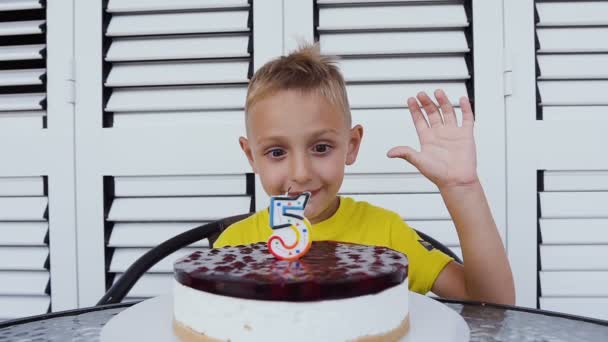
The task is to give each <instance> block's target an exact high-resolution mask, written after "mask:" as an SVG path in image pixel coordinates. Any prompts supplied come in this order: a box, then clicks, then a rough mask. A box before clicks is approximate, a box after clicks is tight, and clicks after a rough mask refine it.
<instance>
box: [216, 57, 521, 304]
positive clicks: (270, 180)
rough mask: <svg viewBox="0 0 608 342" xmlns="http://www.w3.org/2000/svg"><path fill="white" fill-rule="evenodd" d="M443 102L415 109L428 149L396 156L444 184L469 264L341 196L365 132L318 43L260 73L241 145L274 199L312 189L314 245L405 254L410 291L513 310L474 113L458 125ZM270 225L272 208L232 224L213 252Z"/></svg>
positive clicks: (258, 236) (396, 220)
mask: <svg viewBox="0 0 608 342" xmlns="http://www.w3.org/2000/svg"><path fill="white" fill-rule="evenodd" d="M435 97H436V99H437V101H438V103H439V105H440V108H438V107H437V106H436V105H435V104H434V103H433V102H432V100H431V98H430V97H429V96H428V95H427V94H425V93H420V94H418V96H417V100H416V99H414V98H409V99H408V102H407V103H408V108H409V110H410V112H411V114H412V118H413V120H414V124H415V127H416V131H417V133H418V137H419V139H420V143H421V151H420V152H417V151H415V150H413V149H412V148H410V147H403V146H401V147H394V148H392V149H391V150H390V151H388V154H387V155H388V157H390V158H402V159H405V160H406V161H408V162H410V163H411V164H413V165H414V166H415V167H416V168H417V169H418V170H419V171H420V172H421V173H422V174H423V175H424V176H425V177H427V178H429V179H430V180H431V181H432V182H433V183H435V185H437V187H438V188H439V190H440V192H441V195H442V198H443V200H444V202H445V204H446V207H447V208H448V211H449V212H450V215H451V217H452V219H453V221H454V224H455V226H456V229H457V231H458V237H459V239H460V243H461V247H462V253H463V258H464V261H465V264H464V265H460V264H458V263H456V262H454V261H453V260H452V259H451V258H450V257H448V256H447V255H445V254H443V253H441V252H440V251H438V250H435V249H431V250H430V251H429V250H428V249H427V248H425V246H424V245H423V243H422V240H421V239H420V238H419V236H418V235H417V234H416V232H415V231H414V230H413V229H412V228H410V227H409V226H408V225H407V224H406V223H405V222H404V221H403V220H402V219H401V217H400V216H399V215H398V214H396V213H393V212H391V211H388V210H385V209H382V208H379V207H376V206H373V205H371V204H369V203H366V202H356V201H354V200H353V199H351V198H347V197H340V196H337V193H338V190H339V189H340V186H341V185H342V180H343V178H344V168H345V165H351V164H353V163H354V162H355V160H356V158H357V153H358V151H359V146H360V143H361V139H362V137H363V127H361V126H360V125H355V126H354V127H352V128H351V116H350V109H349V105H348V99H347V95H346V89H345V85H344V80H343V78H342V75H341V74H340V72H339V70H338V68H337V67H336V66H335V65H334V61H333V60H332V59H331V58H329V57H324V56H320V54H319V51H318V46H307V47H303V48H300V49H299V50H298V51H295V52H293V53H292V54H290V55H288V56H286V57H280V58H278V59H275V60H273V61H270V62H268V63H267V64H266V65H264V66H263V67H262V68H260V69H259V70H258V71H257V72H256V73H255V75H254V76H253V78H252V79H251V82H250V84H249V89H248V92H247V100H246V104H245V113H246V114H245V120H246V127H247V137H246V138H245V137H241V138H240V139H239V143H240V145H241V148H242V150H243V152H244V153H245V155H246V156H247V159H248V160H249V163H250V165H251V167H252V168H253V171H254V172H255V173H257V174H258V175H259V176H260V180H261V183H262V186H263V187H264V191H266V193H268V194H269V195H271V196H273V195H279V194H285V193H286V192H289V194H290V195H296V194H299V193H301V192H304V191H309V192H311V194H312V196H311V198H310V200H309V202H308V205H307V206H306V210H305V216H306V217H307V218H308V219H309V220H310V222H311V223H312V224H313V233H312V237H313V241H321V240H334V241H342V242H351V243H359V244H366V245H379V246H386V247H389V248H392V249H395V250H398V251H400V252H402V253H404V254H406V255H407V256H408V258H409V261H410V269H409V282H410V283H409V286H410V289H411V290H412V291H415V292H418V293H422V294H425V293H427V292H428V291H433V292H434V293H435V294H437V295H439V296H442V297H444V298H455V299H468V300H477V301H484V302H493V303H503V304H514V302H515V291H514V285H513V278H512V274H511V270H510V267H509V263H508V260H507V257H506V255H505V251H504V248H503V245H502V241H501V240H500V237H499V234H498V231H497V228H496V224H495V223H494V220H493V218H492V214H491V212H490V208H489V206H488V203H487V201H486V198H485V195H484V192H483V189H482V187H481V185H480V182H479V179H478V177H477V171H476V156H475V142H474V138H473V121H474V119H473V113H472V111H471V106H470V104H469V102H468V100H467V99H466V98H461V99H460V105H461V108H462V111H463V123H462V126H461V127H459V126H458V124H457V122H456V116H455V114H454V110H453V108H452V106H451V104H450V102H449V101H448V99H447V97H446V95H445V94H444V93H443V91H441V90H438V91H436V92H435ZM418 101H420V103H421V104H422V107H423V108H424V111H425V112H426V117H425V115H424V114H423V112H422V109H421V107H420V105H419V104H418ZM440 109H441V110H440ZM442 113H443V114H442ZM427 118H428V122H427ZM268 221H269V220H268V210H267V209H263V210H261V211H259V212H257V213H256V214H255V215H252V216H250V217H248V218H247V219H245V220H243V221H240V222H237V223H235V224H233V225H232V226H230V227H229V228H228V229H227V230H226V231H224V233H223V234H222V235H221V236H220V237H219V238H218V240H217V241H216V242H215V244H214V247H222V246H226V245H239V244H248V243H254V242H261V241H267V239H268V237H269V236H270V235H271V234H272V230H271V228H270V227H269V223H268ZM313 248H314V244H313Z"/></svg>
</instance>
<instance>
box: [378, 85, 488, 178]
mask: <svg viewBox="0 0 608 342" xmlns="http://www.w3.org/2000/svg"><path fill="white" fill-rule="evenodd" d="M435 98H436V99H437V102H438V103H439V107H437V105H435V103H433V101H432V100H431V98H430V97H429V96H428V95H427V94H426V93H424V92H421V93H418V95H417V99H418V101H420V104H422V107H423V108H424V112H425V113H426V117H425V114H423V112H422V109H421V108H420V105H419V104H418V101H417V100H416V99H415V98H413V97H410V98H409V99H408V100H407V104H408V109H409V111H410V113H411V114H412V119H413V120H414V125H415V127H416V132H417V133H418V139H419V140H420V151H416V150H415V149H413V148H411V147H409V146H397V147H393V148H392V149H390V150H389V151H388V153H387V155H388V157H390V158H402V159H405V160H406V161H408V162H409V163H411V164H412V165H414V167H416V168H417V169H418V171H420V172H421V173H422V174H423V175H424V176H425V177H427V178H428V179H430V180H431V181H432V182H433V183H435V185H437V187H438V188H439V189H440V190H442V189H446V188H450V187H459V186H463V185H464V186H466V185H472V184H475V183H477V182H478V181H479V179H478V176H477V158H476V151H475V139H474V137H473V126H474V117H473V111H472V109H471V104H470V103H469V100H468V99H467V98H466V97H462V98H460V108H461V109H462V125H461V126H458V122H457V121H456V114H455V112H454V108H453V107H452V105H451V103H450V101H449V100H448V97H447V96H446V94H445V93H444V92H443V90H436V91H435ZM427 118H428V121H427Z"/></svg>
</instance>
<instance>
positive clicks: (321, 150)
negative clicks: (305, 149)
mask: <svg viewBox="0 0 608 342" xmlns="http://www.w3.org/2000/svg"><path fill="white" fill-rule="evenodd" d="M330 148H331V146H329V145H327V144H318V145H315V147H314V148H313V150H314V151H315V153H326V152H327V151H329V149H330Z"/></svg>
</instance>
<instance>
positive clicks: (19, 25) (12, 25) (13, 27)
mask: <svg viewBox="0 0 608 342" xmlns="http://www.w3.org/2000/svg"><path fill="white" fill-rule="evenodd" d="M44 23H45V21H44V20H28V21H9V22H0V37H1V36H18V35H26V34H41V33H43V32H44V31H43V30H42V28H41V27H42V26H43V25H44Z"/></svg>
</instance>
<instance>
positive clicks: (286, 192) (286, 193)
mask: <svg viewBox="0 0 608 342" xmlns="http://www.w3.org/2000/svg"><path fill="white" fill-rule="evenodd" d="M289 190H291V187H289V188H287V191H285V196H287V195H289Z"/></svg>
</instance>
